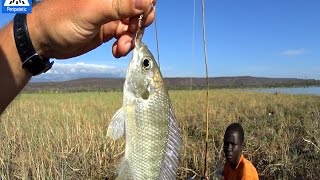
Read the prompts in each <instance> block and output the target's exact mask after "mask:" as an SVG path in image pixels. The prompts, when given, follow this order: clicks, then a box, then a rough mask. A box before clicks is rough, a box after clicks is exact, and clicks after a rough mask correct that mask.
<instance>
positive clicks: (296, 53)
mask: <svg viewBox="0 0 320 180" xmlns="http://www.w3.org/2000/svg"><path fill="white" fill-rule="evenodd" d="M304 53H306V50H305V49H304V48H299V49H288V50H285V51H283V52H281V55H283V56H299V55H302V54H304Z"/></svg>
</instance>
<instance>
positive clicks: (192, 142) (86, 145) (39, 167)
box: [0, 90, 320, 179]
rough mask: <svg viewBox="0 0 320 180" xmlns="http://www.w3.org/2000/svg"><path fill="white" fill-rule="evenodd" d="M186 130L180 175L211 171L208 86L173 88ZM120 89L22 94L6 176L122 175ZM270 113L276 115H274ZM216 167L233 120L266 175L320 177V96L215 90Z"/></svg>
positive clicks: (5, 142) (2, 166)
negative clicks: (115, 119)
mask: <svg viewBox="0 0 320 180" xmlns="http://www.w3.org/2000/svg"><path fill="white" fill-rule="evenodd" d="M170 97H171V99H172V104H173V107H174V110H175V113H176V116H177V118H178V120H179V122H180V126H181V129H182V136H183V141H184V145H183V149H182V151H181V164H180V168H179V170H178V179H187V178H188V177H191V176H195V178H196V179H199V174H202V173H203V166H204V162H203V161H204V137H205V131H204V129H205V128H204V120H205V92H204V91H170ZM121 103H122V93H120V92H107V93H99V92H95V93H93V92H91V93H70V94H69V93H64V94H53V93H48V94H45V93H42V94H21V95H20V96H19V97H18V98H17V99H16V100H15V101H14V102H13V103H12V104H11V106H10V107H9V108H8V109H7V111H6V112H5V113H4V114H3V115H2V116H1V124H0V127H1V128H0V138H1V141H0V174H1V177H0V178H1V179H114V178H115V177H116V173H117V170H116V168H117V164H118V162H119V160H120V158H121V157H122V156H123V149H124V141H123V139H122V140H121V141H117V142H113V141H112V140H110V139H108V138H106V136H105V135H106V129H107V126H108V124H109V121H110V119H111V117H112V115H113V114H114V113H115V112H116V110H117V109H118V108H119V107H120V106H121ZM269 112H272V113H273V114H270V115H269ZM209 117H210V127H209V128H210V134H209V140H210V142H209V165H210V169H209V172H210V174H211V176H212V177H213V178H217V177H219V174H220V173H221V169H222V167H223V162H224V158H223V155H222V140H223V133H224V129H225V128H226V127H227V126H228V124H229V123H231V122H234V121H239V122H241V123H242V125H243V126H244V129H245V143H246V147H245V152H244V154H245V156H246V157H247V158H248V159H249V160H251V161H252V162H253V164H254V165H255V166H256V167H257V170H258V172H259V175H260V176H261V179H294V178H295V177H297V176H300V177H304V178H306V179H315V178H317V177H319V176H320V173H319V172H320V166H319V165H318V164H319V162H320V149H319V148H320V147H319V145H320V141H319V139H320V133H319V130H320V122H319V119H320V97H317V96H297V95H281V94H278V95H274V94H258V93H251V92H240V91H236V90H212V91H211V92H210V113H209Z"/></svg>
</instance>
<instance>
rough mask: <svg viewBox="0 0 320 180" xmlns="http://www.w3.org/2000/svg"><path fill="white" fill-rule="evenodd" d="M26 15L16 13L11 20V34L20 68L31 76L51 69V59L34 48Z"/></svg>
mask: <svg viewBox="0 0 320 180" xmlns="http://www.w3.org/2000/svg"><path fill="white" fill-rule="evenodd" d="M26 17H27V15H26V14H16V15H15V17H14V20H13V35H14V41H15V43H16V47H17V50H18V53H19V56H20V59H21V62H22V68H24V69H26V70H28V71H29V72H30V73H31V74H32V75H33V76H36V75H39V74H42V73H45V72H47V71H48V70H49V69H51V67H52V65H53V63H54V62H53V61H52V62H50V60H49V58H47V57H44V56H41V55H39V54H38V53H37V52H36V50H35V49H34V47H33V45H32V42H31V39H30V36H29V32H28V26H27V19H26Z"/></svg>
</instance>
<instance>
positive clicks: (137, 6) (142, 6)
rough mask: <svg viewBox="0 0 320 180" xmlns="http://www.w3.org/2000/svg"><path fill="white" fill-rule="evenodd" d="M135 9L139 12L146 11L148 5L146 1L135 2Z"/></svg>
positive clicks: (134, 0) (135, 0)
mask: <svg viewBox="0 0 320 180" xmlns="http://www.w3.org/2000/svg"><path fill="white" fill-rule="evenodd" d="M133 3H134V8H135V9H139V10H144V9H145V7H146V6H145V5H146V3H147V2H146V0H133Z"/></svg>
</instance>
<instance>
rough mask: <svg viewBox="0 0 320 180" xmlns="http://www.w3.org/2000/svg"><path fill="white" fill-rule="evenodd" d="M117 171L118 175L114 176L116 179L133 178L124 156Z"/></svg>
mask: <svg viewBox="0 0 320 180" xmlns="http://www.w3.org/2000/svg"><path fill="white" fill-rule="evenodd" d="M118 171H119V175H118V177H117V178H116V180H131V179H133V176H132V172H131V168H130V164H129V162H128V160H126V159H125V158H124V159H123V160H122V162H121V163H120V166H119V169H118Z"/></svg>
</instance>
